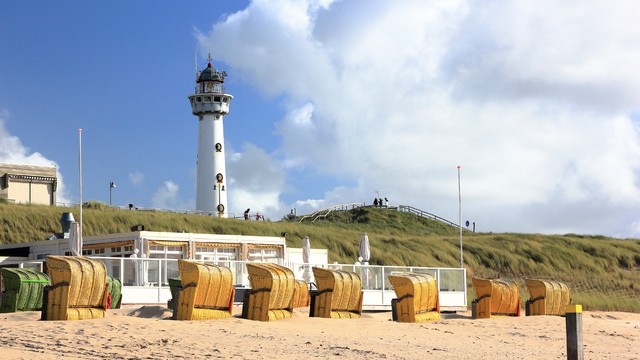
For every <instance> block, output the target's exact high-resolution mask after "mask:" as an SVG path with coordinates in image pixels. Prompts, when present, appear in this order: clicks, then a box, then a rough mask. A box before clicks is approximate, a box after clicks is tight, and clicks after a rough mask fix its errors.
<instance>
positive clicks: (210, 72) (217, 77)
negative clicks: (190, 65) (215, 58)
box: [198, 63, 227, 82]
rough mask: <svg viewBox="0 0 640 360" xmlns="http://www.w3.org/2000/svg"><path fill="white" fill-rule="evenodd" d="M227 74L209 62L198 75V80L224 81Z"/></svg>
mask: <svg viewBox="0 0 640 360" xmlns="http://www.w3.org/2000/svg"><path fill="white" fill-rule="evenodd" d="M225 76H227V73H226V72H224V71H223V72H220V71H218V70H216V69H214V68H213V65H211V63H209V64H207V68H206V69H204V70H202V72H201V73H200V76H199V77H198V82H201V81H218V82H224V77H225Z"/></svg>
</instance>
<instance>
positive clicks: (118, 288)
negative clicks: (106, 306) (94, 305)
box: [107, 275, 122, 309]
mask: <svg viewBox="0 0 640 360" xmlns="http://www.w3.org/2000/svg"><path fill="white" fill-rule="evenodd" d="M107 289H108V290H107V291H109V295H111V304H110V309H120V306H121V305H122V282H121V281H120V279H118V278H114V277H111V276H109V275H107Z"/></svg>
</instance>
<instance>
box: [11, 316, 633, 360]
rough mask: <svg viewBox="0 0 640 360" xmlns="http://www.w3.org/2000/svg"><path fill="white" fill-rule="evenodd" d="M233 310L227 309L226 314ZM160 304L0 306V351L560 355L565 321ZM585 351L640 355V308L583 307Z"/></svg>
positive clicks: (52, 354)
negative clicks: (87, 311) (212, 313)
mask: <svg viewBox="0 0 640 360" xmlns="http://www.w3.org/2000/svg"><path fill="white" fill-rule="evenodd" d="M240 311H241V308H240V307H237V308H236V309H234V314H238V315H239V313H240ZM170 316H171V312H170V311H169V310H168V309H167V308H165V307H162V306H138V307H127V308H123V309H119V310H109V313H108V315H107V317H106V318H105V319H94V320H82V321H67V322H63V321H39V318H40V313H39V312H25V313H15V314H0V333H1V334H2V336H1V337H0V358H2V359H55V358H59V357H64V358H65V359H67V358H69V359H93V358H105V359H174V358H177V359H204V358H214V359H215V358H221V359H234V358H235V359H263V358H273V359H307V358H312V357H319V358H325V359H344V358H356V359H385V358H386V359H421V358H425V357H433V358H436V359H565V358H566V350H565V346H566V345H565V319H564V318H562V317H557V316H535V317H520V318H496V319H485V320H472V319H471V314H470V313H469V312H466V313H459V314H447V315H444V318H443V320H441V321H437V322H432V323H422V324H404V323H396V322H392V321H391V314H390V313H389V312H377V313H365V314H364V315H363V318H362V319H354V320H332V319H319V318H309V317H308V308H307V309H296V312H295V314H294V318H293V319H288V320H281V321H275V322H270V323H265V322H258V321H250V320H245V319H241V318H239V317H237V315H236V317H233V318H230V319H223V320H212V321H173V320H169V319H167V318H168V317H170ZM583 328H584V332H583V339H584V345H585V348H584V349H585V358H586V359H640V314H630V313H620V312H585V313H584V314H583Z"/></svg>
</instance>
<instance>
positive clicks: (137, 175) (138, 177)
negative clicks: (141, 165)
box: [129, 170, 144, 186]
mask: <svg viewBox="0 0 640 360" xmlns="http://www.w3.org/2000/svg"><path fill="white" fill-rule="evenodd" d="M129 181H131V184H133V186H140V185H142V183H143V182H144V173H143V172H141V171H138V170H136V171H134V172H132V173H129Z"/></svg>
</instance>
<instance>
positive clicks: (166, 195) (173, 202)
mask: <svg viewBox="0 0 640 360" xmlns="http://www.w3.org/2000/svg"><path fill="white" fill-rule="evenodd" d="M179 191H180V186H178V184H176V183H175V182H173V181H171V180H167V181H165V182H164V183H163V184H162V186H161V187H159V188H158V190H156V192H155V193H154V194H153V196H152V197H151V206H152V207H154V208H162V209H184V207H183V206H182V204H181V201H180V198H179Z"/></svg>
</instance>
